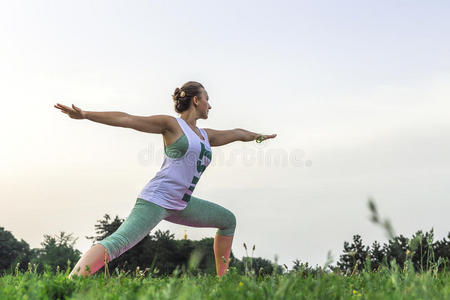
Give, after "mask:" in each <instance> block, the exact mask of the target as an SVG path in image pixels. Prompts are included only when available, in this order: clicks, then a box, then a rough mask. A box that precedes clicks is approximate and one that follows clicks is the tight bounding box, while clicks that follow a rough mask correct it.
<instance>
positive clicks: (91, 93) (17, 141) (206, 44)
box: [0, 1, 450, 267]
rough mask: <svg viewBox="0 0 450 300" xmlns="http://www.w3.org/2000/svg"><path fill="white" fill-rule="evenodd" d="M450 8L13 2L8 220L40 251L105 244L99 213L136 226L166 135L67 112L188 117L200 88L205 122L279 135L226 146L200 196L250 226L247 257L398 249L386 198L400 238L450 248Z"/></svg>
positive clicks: (199, 233) (207, 232)
mask: <svg viewBox="0 0 450 300" xmlns="http://www.w3.org/2000/svg"><path fill="white" fill-rule="evenodd" d="M449 13H450V3H449V2H447V1H426V2H425V1H371V2H367V1H314V2H312V1H226V2H223V1H222V2H218V1H189V2H187V1H2V2H0V42H1V47H0V66H1V67H0V101H1V102H0V103H1V110H2V112H3V113H2V116H1V118H0V126H1V130H0V138H1V141H2V147H1V148H0V155H1V157H2V160H1V161H0V166H1V168H0V170H1V171H0V179H1V181H0V184H1V188H0V205H1V206H0V207H1V209H0V226H2V227H5V229H6V230H9V231H11V232H12V233H13V235H14V236H15V237H16V238H17V239H19V240H20V239H23V240H25V241H26V242H27V243H29V244H30V247H32V248H37V247H41V245H40V243H41V242H42V241H43V240H44V237H43V236H44V234H50V235H56V234H58V233H59V232H60V231H65V232H67V233H73V235H74V236H75V237H78V240H77V242H76V244H75V247H76V248H77V249H79V250H80V251H81V252H83V253H84V252H85V251H87V250H88V249H89V248H90V247H91V245H92V242H91V241H90V240H88V239H86V238H85V237H86V236H92V235H94V234H95V228H94V226H95V224H96V223H97V220H100V219H102V218H103V216H104V215H105V214H106V213H107V214H109V215H110V216H111V217H114V216H116V215H118V216H119V217H120V218H121V219H125V218H126V217H127V216H128V214H129V213H130V212H131V209H132V208H133V206H134V203H135V201H136V198H137V195H138V194H139V192H140V191H141V189H142V188H143V187H144V186H145V184H146V183H147V182H148V181H149V180H150V179H151V178H152V177H153V176H154V175H155V174H156V172H157V171H158V170H159V169H160V167H161V165H162V160H163V143H162V136H161V135H157V134H150V133H144V132H139V131H135V130H132V129H126V128H121V127H114V126H108V125H105V124H100V123H95V122H92V121H89V120H74V119H71V118H69V117H68V116H67V115H65V114H62V113H61V112H60V111H59V110H58V109H56V108H54V107H53V105H54V104H56V103H61V104H64V105H68V106H70V105H71V104H75V105H76V106H78V107H80V108H81V109H83V110H87V111H123V112H127V113H129V114H133V115H140V116H150V115H155V114H166V115H171V116H174V117H178V116H179V115H178V114H177V113H176V112H175V110H174V108H173V101H172V98H171V95H172V94H173V91H174V90H175V88H176V87H181V86H182V85H183V83H185V82H187V81H190V80H194V81H198V82H200V83H202V84H203V85H204V86H205V88H206V90H207V92H208V95H209V98H210V99H209V103H210V105H211V107H212V109H211V110H210V113H209V117H208V119H207V120H203V119H200V120H198V122H197V127H201V128H205V127H206V128H213V129H218V130H225V129H233V128H244V129H246V130H249V131H253V132H257V133H263V134H273V133H276V134H277V137H276V138H274V139H270V140H267V141H264V142H263V143H261V144H256V143H255V142H234V143H231V144H228V145H225V146H221V147H213V149H212V150H213V159H212V162H211V164H210V165H209V167H208V168H207V169H206V171H205V172H204V174H203V176H202V178H201V180H200V182H199V183H198V184H197V186H196V189H195V192H194V195H195V196H196V197H199V198H201V199H205V200H208V201H212V202H215V203H218V204H220V205H222V206H224V207H226V208H228V209H230V210H231V211H232V212H233V213H234V214H235V215H236V218H237V227H236V233H235V237H234V242H233V248H232V251H233V253H234V255H235V256H237V257H238V258H239V259H241V258H242V256H243V255H246V252H245V249H244V247H243V243H246V244H247V245H248V247H249V248H251V247H252V246H253V245H255V248H256V249H255V252H254V256H259V257H264V258H267V259H270V260H272V261H273V260H274V259H275V257H277V261H278V263H284V264H286V265H288V266H289V267H292V262H293V261H294V260H295V259H299V260H300V261H303V262H309V263H310V265H316V264H318V265H323V264H324V263H325V261H326V258H327V253H328V251H331V254H332V256H333V263H335V262H336V260H338V259H339V255H341V254H342V251H343V243H344V241H351V240H352V237H353V235H355V234H359V235H361V237H362V239H363V242H364V243H365V244H366V245H370V244H371V243H372V242H373V241H375V240H377V241H380V242H386V241H387V236H386V234H385V232H384V231H383V229H382V228H381V227H379V226H377V225H375V224H373V223H371V222H370V220H369V217H370V213H369V210H368V206H367V202H368V198H369V197H372V198H373V199H374V200H375V202H376V204H377V207H378V209H379V211H380V215H381V216H382V218H387V219H389V220H390V221H391V222H392V225H393V227H394V230H395V232H396V233H398V234H403V235H404V236H407V237H411V236H412V234H414V233H415V232H416V231H418V230H422V231H424V232H425V231H429V230H431V229H432V228H433V229H434V233H435V237H436V239H442V238H443V237H445V236H447V233H448V231H449V229H450V227H449V225H450V224H449V221H448V217H445V216H446V215H447V214H446V213H445V212H446V211H447V212H448V211H450V201H449V195H450V182H449V181H450V180H449V178H450V158H449V156H448V153H450V118H449V115H450V112H449V111H450V101H449V100H450V39H449V38H448V37H449V36H450V19H449V18H448V14H449ZM157 229H161V230H170V231H171V232H172V233H174V234H175V237H176V238H177V239H181V238H182V237H183V236H184V234H185V232H186V233H187V235H188V238H190V239H201V238H204V237H213V236H214V234H215V232H216V229H214V228H193V227H185V226H181V225H176V224H172V223H169V222H166V221H162V222H161V223H159V224H158V226H157V227H155V229H154V230H157ZM153 232H154V231H153ZM248 254H249V255H251V252H249V253H248Z"/></svg>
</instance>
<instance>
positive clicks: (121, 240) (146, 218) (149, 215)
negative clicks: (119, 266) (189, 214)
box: [98, 198, 168, 260]
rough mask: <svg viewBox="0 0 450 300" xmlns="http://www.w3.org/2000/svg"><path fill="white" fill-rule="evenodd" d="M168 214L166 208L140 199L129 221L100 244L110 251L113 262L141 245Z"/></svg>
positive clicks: (128, 218)
mask: <svg viewBox="0 0 450 300" xmlns="http://www.w3.org/2000/svg"><path fill="white" fill-rule="evenodd" d="M167 213H168V211H167V210H166V209H165V208H164V207H161V206H159V205H157V204H155V203H152V202H149V201H146V200H143V199H140V198H138V199H137V200H136V204H135V205H134V207H133V209H132V210H131V213H130V215H129V216H128V217H127V219H126V220H125V221H124V222H123V223H122V224H121V225H120V226H119V228H118V229H117V230H116V231H115V232H114V233H112V234H111V235H109V236H107V237H106V238H105V239H103V240H102V241H100V242H98V244H102V245H103V246H104V247H105V248H106V249H107V250H108V254H109V256H110V258H111V260H113V259H115V258H117V257H118V256H120V255H121V254H123V253H124V252H126V251H127V250H128V249H130V248H132V247H133V246H134V245H136V244H137V243H139V242H140V241H141V240H142V239H143V238H144V237H145V236H147V235H148V234H149V233H150V231H151V230H152V229H153V228H154V227H155V226H156V225H158V223H159V222H160V221H161V220H163V219H164V218H165V217H166V216H167Z"/></svg>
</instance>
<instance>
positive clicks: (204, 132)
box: [198, 128, 211, 147]
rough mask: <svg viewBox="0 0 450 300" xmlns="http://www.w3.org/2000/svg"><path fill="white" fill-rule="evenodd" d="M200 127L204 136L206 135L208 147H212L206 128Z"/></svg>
mask: <svg viewBox="0 0 450 300" xmlns="http://www.w3.org/2000/svg"><path fill="white" fill-rule="evenodd" d="M198 129H200V131H201V132H202V134H203V136H204V137H205V139H206V143H207V145H208V147H211V146H210V144H209V137H208V134H207V133H206V130H205V129H203V128H198Z"/></svg>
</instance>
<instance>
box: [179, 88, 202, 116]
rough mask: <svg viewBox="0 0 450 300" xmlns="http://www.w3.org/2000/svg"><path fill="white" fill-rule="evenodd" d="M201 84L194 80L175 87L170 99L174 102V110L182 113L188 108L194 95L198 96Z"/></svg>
mask: <svg viewBox="0 0 450 300" xmlns="http://www.w3.org/2000/svg"><path fill="white" fill-rule="evenodd" d="M202 88H203V89H204V87H203V85H201V84H200V83H198V82H196V81H188V82H186V83H185V84H183V86H182V87H181V88H176V89H175V91H174V92H173V95H172V99H173V101H174V102H175V111H176V112H177V113H182V112H183V111H185V110H188V108H189V106H190V105H191V102H192V98H194V96H197V97H200V95H201V92H202V90H201V89H202Z"/></svg>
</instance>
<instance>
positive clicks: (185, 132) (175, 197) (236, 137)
mask: <svg viewBox="0 0 450 300" xmlns="http://www.w3.org/2000/svg"><path fill="white" fill-rule="evenodd" d="M172 98H173V100H174V102H175V111H176V112H177V113H179V114H180V115H181V116H180V117H178V118H175V117H172V116H168V115H153V116H148V117H140V116H133V115H130V114H127V113H124V112H116V111H110V112H93V111H84V110H81V109H80V108H78V107H76V106H75V105H73V104H72V108H71V107H68V106H65V105H62V104H59V103H57V104H56V105H55V107H56V108H58V109H60V110H61V112H63V113H65V114H67V115H68V116H69V117H71V118H72V119H88V120H91V121H94V122H99V123H103V124H107V125H111V126H119V127H125V128H132V129H135V130H139V131H143V132H148V133H159V134H162V135H163V141H164V152H165V156H164V162H163V164H162V167H161V169H160V170H159V171H158V172H157V173H156V175H155V177H154V178H152V179H151V180H150V181H149V182H148V183H147V185H146V186H145V187H144V188H143V189H142V191H141V192H140V194H139V195H138V198H137V200H136V203H135V205H134V207H133V209H132V211H131V213H130V215H129V216H128V217H127V219H126V220H125V221H124V222H123V223H122V224H121V225H120V227H119V228H118V229H117V230H116V231H115V232H114V233H113V234H111V235H110V236H108V237H106V238H105V239H103V240H101V241H99V242H98V243H96V244H95V245H93V246H92V247H91V248H90V249H89V250H88V251H87V252H86V253H85V254H84V255H83V256H82V257H81V258H80V260H79V261H78V263H77V264H76V265H75V267H74V268H73V270H72V272H71V273H70V275H69V278H71V277H72V276H73V275H74V274H76V275H78V276H89V275H91V274H94V273H95V272H97V271H98V270H99V269H100V268H101V267H102V266H103V265H104V264H105V261H106V262H110V261H111V260H113V259H115V258H117V257H118V256H120V255H121V254H123V253H124V252H125V251H127V250H128V249H130V248H132V247H133V246H134V245H136V244H137V243H139V242H140V241H141V240H142V239H143V238H144V237H145V236H147V235H148V234H149V233H150V231H151V230H152V229H153V228H154V227H155V226H156V225H157V224H158V223H159V222H160V221H161V220H166V221H169V222H173V223H177V224H182V225H188V226H193V227H212V228H218V230H217V233H216V236H215V238H214V256H215V261H216V271H217V275H218V276H222V275H224V274H225V273H226V271H227V268H228V264H229V257H230V252H231V244H232V242H233V236H234V230H235V227H236V218H235V216H234V214H233V213H232V212H231V211H229V210H228V209H226V208H224V207H222V206H220V205H218V204H215V203H212V202H209V201H206V200H202V199H200V198H197V197H194V196H193V195H192V192H193V191H194V189H195V186H196V184H197V183H198V181H199V179H200V176H201V175H202V173H203V172H204V171H205V169H206V167H207V166H208V165H209V163H210V162H211V158H212V151H211V147H215V146H216V147H217V146H222V145H225V144H228V143H231V142H234V141H244V142H248V141H253V140H256V141H257V142H259V143H260V142H262V141H263V140H265V139H269V138H274V137H275V136H276V134H272V135H261V134H257V133H254V132H250V131H247V130H244V129H240V128H237V129H232V130H214V129H209V128H198V127H196V122H197V119H207V118H208V112H209V110H210V109H211V105H210V104H209V97H208V93H207V92H206V90H205V89H204V87H203V86H202V85H201V84H200V83H198V82H195V81H189V82H186V83H185V84H184V85H183V86H182V87H181V88H176V89H175V92H174V94H173V95H172ZM86 266H89V269H90V272H88V269H87V268H86Z"/></svg>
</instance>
